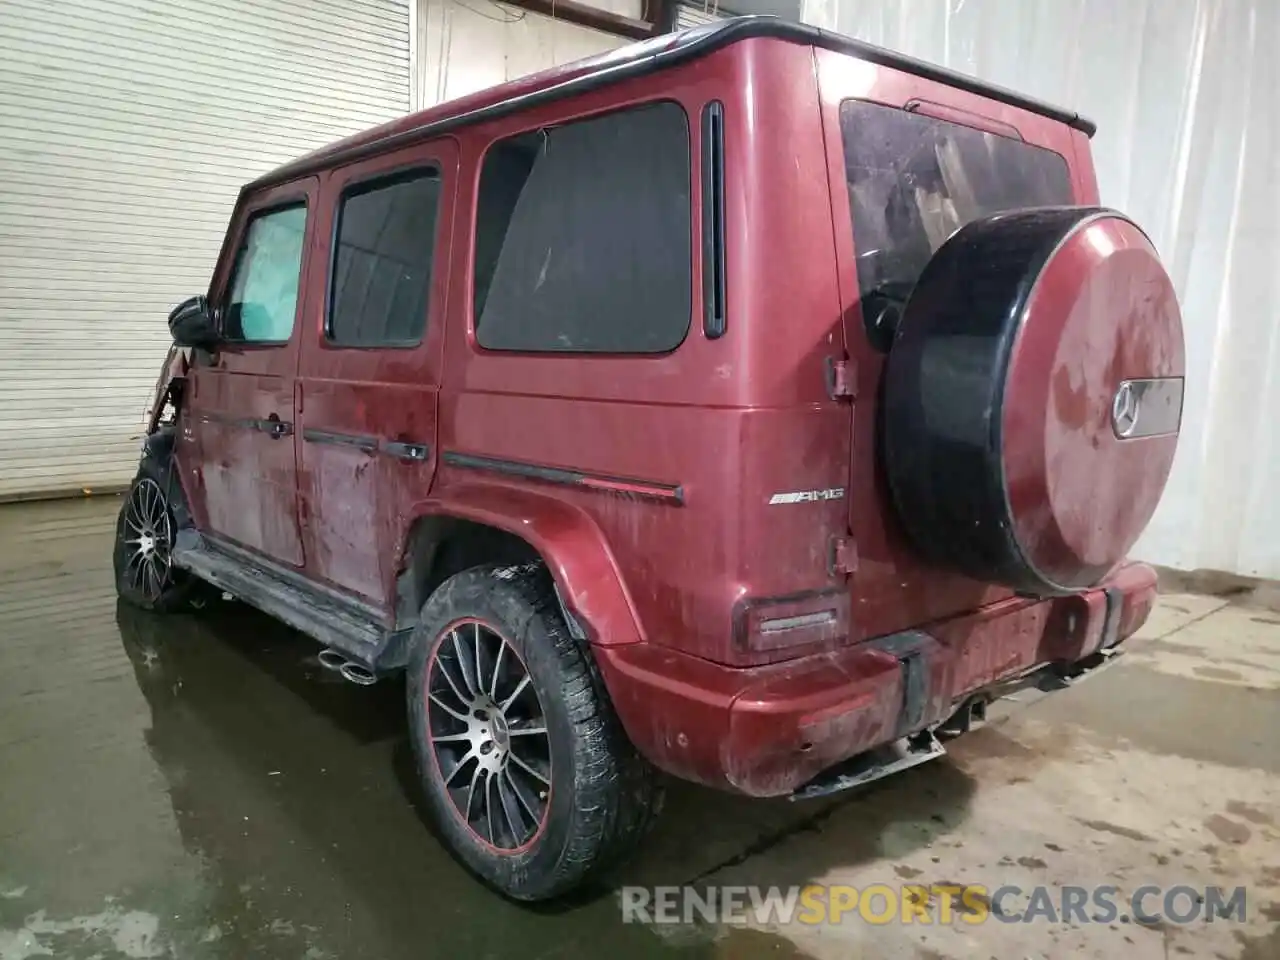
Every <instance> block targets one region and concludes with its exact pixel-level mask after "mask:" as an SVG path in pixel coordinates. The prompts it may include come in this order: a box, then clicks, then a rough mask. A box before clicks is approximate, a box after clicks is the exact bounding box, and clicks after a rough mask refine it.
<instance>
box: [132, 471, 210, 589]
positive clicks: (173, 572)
mask: <svg viewBox="0 0 1280 960" xmlns="http://www.w3.org/2000/svg"><path fill="white" fill-rule="evenodd" d="M171 487H172V477H171V474H170V473H169V471H168V470H167V469H165V468H164V467H162V466H160V465H159V464H157V463H156V462H155V460H154V459H152V458H151V457H150V456H148V457H146V458H144V459H143V461H142V465H141V466H140V467H139V469H138V475H137V476H136V477H135V478H134V481H133V484H132V485H131V486H130V487H129V493H128V495H127V496H126V497H125V501H124V505H123V506H122V507H121V508H120V516H119V518H118V519H117V520H116V543H115V551H114V555H113V560H114V566H115V575H116V593H117V594H119V596H120V598H121V599H123V600H126V601H128V602H129V603H131V604H133V605H134V606H136V607H141V608H142V609H144V610H157V611H171V610H178V609H181V608H183V607H185V606H186V605H187V603H188V601H189V600H190V599H192V592H193V590H194V589H195V587H196V585H197V584H196V581H195V580H194V579H193V578H192V577H191V576H190V575H189V574H187V573H186V572H185V571H182V570H178V569H176V568H175V567H174V566H173V543H174V538H175V537H176V535H177V521H176V519H175V516H174V507H173V503H172V500H171V496H172V494H171Z"/></svg>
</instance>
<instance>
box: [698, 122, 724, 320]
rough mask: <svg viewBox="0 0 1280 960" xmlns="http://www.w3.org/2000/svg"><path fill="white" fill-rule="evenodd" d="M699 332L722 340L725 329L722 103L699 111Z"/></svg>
mask: <svg viewBox="0 0 1280 960" xmlns="http://www.w3.org/2000/svg"><path fill="white" fill-rule="evenodd" d="M701 148H702V150H701V152H702V171H701V172H702V332H703V335H704V336H705V337H706V338H707V339H708V340H717V339H719V338H720V337H723V336H724V334H725V330H726V328H727V325H728V310H727V307H726V301H727V298H728V281H727V278H726V272H727V271H726V265H725V246H726V242H727V240H726V234H725V183H724V154H725V136H724V103H723V102H721V101H720V100H712V101H710V102H709V103H707V104H705V105H704V106H703V108H702V144H701Z"/></svg>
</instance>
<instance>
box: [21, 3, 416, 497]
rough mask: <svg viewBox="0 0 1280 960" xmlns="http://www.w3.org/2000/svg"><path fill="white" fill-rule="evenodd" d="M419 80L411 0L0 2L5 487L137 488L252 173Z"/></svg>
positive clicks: (321, 139)
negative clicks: (189, 313) (143, 455)
mask: <svg viewBox="0 0 1280 960" xmlns="http://www.w3.org/2000/svg"><path fill="white" fill-rule="evenodd" d="M409 92H410V91H409V8H408V0H313V2H307V3H302V2H298V0H62V2H59V3H52V2H47V0H0V499H2V498H6V497H11V496H17V495H24V494H40V493H47V492H54V491H62V490H69V489H79V488H84V487H90V488H93V487H99V486H104V485H105V486H112V485H116V484H121V483H124V482H127V481H128V480H129V478H130V477H131V476H132V474H133V471H134V469H135V467H136V464H137V454H138V443H137V438H138V437H139V436H140V434H141V431H142V425H143V413H144V410H145V407H146V404H147V402H148V400H149V399H150V396H149V394H150V390H151V388H152V387H153V385H154V383H155V379H156V376H157V374H158V372H159V365H160V362H161V360H162V359H163V357H164V353H165V350H166V348H167V345H168V343H169V336H168V331H167V330H166V328H165V316H166V314H167V313H168V311H169V308H170V307H171V306H173V305H174V304H175V303H177V302H178V301H179V300H181V299H182V298H183V297H186V296H188V295H190V294H192V293H198V292H201V291H203V290H204V289H206V288H207V286H208V282H209V276H210V273H211V271H212V268H213V263H214V259H215V258H216V256H217V252H218V247H219V245H220V243H221V241H222V235H223V232H224V229H225V227H226V223H227V219H228V216H229V214H230V212H231V206H232V204H233V202H234V200H235V197H236V193H237V191H238V190H239V188H240V185H241V184H242V183H244V182H245V181H247V180H251V179H253V178H254V177H256V176H258V175H259V174H262V173H264V172H266V171H267V170H269V169H271V168H272V167H274V166H276V165H278V164H280V163H282V162H284V161H286V160H290V159H293V158H294V157H297V156H299V155H301V154H303V153H306V152H308V151H310V150H312V149H314V148H316V147H318V146H322V145H323V144H325V143H328V142H329V141H331V140H335V139H337V138H339V137H343V136H346V135H348V134H350V133H353V132H355V131H357V130H360V129H363V128H365V127H368V126H371V125H373V124H376V123H381V122H383V121H385V120H388V119H390V118H392V117H394V116H397V115H399V114H402V113H404V112H405V110H406V109H407V108H408V105H409Z"/></svg>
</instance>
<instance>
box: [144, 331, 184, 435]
mask: <svg viewBox="0 0 1280 960" xmlns="http://www.w3.org/2000/svg"><path fill="white" fill-rule="evenodd" d="M188 363H189V360H188V357H187V351H186V350H185V349H184V348H182V347H179V346H178V345H177V344H170V345H169V353H168V354H167V355H166V356H165V358H164V365H163V366H162V367H161V368H160V377H159V378H158V379H157V380H156V387H155V391H154V392H153V393H152V395H151V409H150V410H149V411H148V412H147V433H148V434H152V433H155V432H156V430H157V429H158V428H159V426H160V417H161V416H162V415H163V413H164V406H165V403H167V402H168V400H169V389H170V388H171V387H172V386H173V384H174V383H175V381H182V380H185V379H186V376H187V367H188Z"/></svg>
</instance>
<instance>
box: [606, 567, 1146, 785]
mask: <svg viewBox="0 0 1280 960" xmlns="http://www.w3.org/2000/svg"><path fill="white" fill-rule="evenodd" d="M1155 596H1156V574H1155V571H1154V570H1153V569H1152V568H1151V567H1149V566H1146V565H1145V564H1137V563H1134V564H1128V565H1126V566H1124V567H1121V568H1119V569H1118V570H1117V571H1116V572H1115V573H1113V574H1112V576H1111V577H1110V578H1108V579H1107V580H1106V581H1105V582H1104V583H1103V584H1102V585H1101V586H1100V587H1098V588H1097V589H1095V590H1091V591H1088V592H1086V593H1082V594H1077V595H1073V596H1069V597H1060V598H1055V599H1052V600H1042V601H1028V600H1025V599H1021V598H1014V599H1010V600H1006V601H1002V602H1000V603H996V604H992V605H991V606H989V607H985V608H983V609H981V610H978V611H975V612H973V613H971V614H965V615H963V616H960V617H957V618H954V619H951V620H947V621H943V622H941V623H937V624H933V625H930V626H929V627H927V628H926V629H923V630H912V631H907V632H905V633H901V634H894V635H892V636H889V637H883V638H880V639H878V640H869V641H866V642H865V643H860V644H857V645H856V646H851V647H848V648H845V649H841V650H835V651H832V652H830V653H823V654H816V655H813V656H807V657H803V658H801V659H798V660H790V661H786V662H783V663H777V664H770V665H768V666H762V667H752V668H745V669H744V668H735V667H726V666H723V665H720V664H715V663H711V662H710V661H707V660H702V659H700V658H697V657H693V656H690V655H688V654H683V653H679V652H677V651H673V650H670V649H668V648H664V647H659V646H657V645H655V644H648V643H638V644H628V645H623V646H617V647H599V648H597V649H596V650H595V655H596V659H597V661H598V663H599V665H600V670H601V673H602V674H603V677H604V681H605V684H606V686H607V687H608V689H609V694H610V697H611V698H612V700H613V703H614V706H615V708H616V709H617V711H618V715H619V717H620V718H621V720H622V724H623V726H624V727H625V729H626V731H627V734H628V735H629V736H630V737H631V740H632V742H633V743H634V744H635V745H636V747H637V748H638V749H639V750H640V752H641V753H643V754H644V755H645V756H646V757H648V759H649V760H650V761H651V762H653V763H654V764H656V765H657V766H658V767H660V768H662V769H664V770H666V771H668V772H669V773H672V774H674V775H676V776H679V777H683V778H685V779H689V780H695V781H698V782H700V783H705V784H708V785H709V786H714V787H720V788H723V789H728V790H732V791H735V792H739V793H745V794H749V795H752V796H779V795H784V794H789V793H792V792H793V791H795V790H796V789H797V788H798V787H800V786H802V785H803V784H805V783H806V782H808V781H809V780H812V779H813V778H814V777H815V776H817V775H818V774H819V773H821V772H822V771H823V770H825V769H827V768H828V767H831V766H833V765H835V764H837V763H840V762H841V761H844V760H846V759H848V758H849V757H853V756H856V755H858V754H860V753H863V752H865V751H867V750H870V749H872V748H874V747H877V746H880V745H882V744H885V743H888V742H890V741H893V740H896V739H898V738H900V737H903V736H906V735H908V734H911V733H915V732H917V731H919V730H923V729H926V728H928V727H931V726H934V725H936V724H938V723H941V722H942V721H944V720H946V719H947V718H948V717H949V716H950V715H951V714H952V712H953V711H954V710H955V709H956V707H957V706H959V705H960V704H961V703H963V702H964V701H965V700H966V699H967V698H968V697H970V696H972V695H973V694H975V693H978V692H980V691H982V690H983V689H985V688H987V687H990V686H993V685H995V684H998V683H1002V682H1004V681H1007V680H1010V679H1013V678H1015V677H1018V676H1020V675H1022V674H1025V673H1028V672H1030V671H1033V670H1036V669H1039V668H1041V667H1044V666H1048V665H1054V664H1062V665H1066V664H1072V663H1075V662H1077V661H1079V660H1082V659H1084V658H1085V657H1088V656H1090V655H1091V654H1093V653H1095V652H1097V651H1098V650H1100V649H1103V648H1106V647H1110V646H1113V645H1115V644H1116V643H1119V642H1120V641H1121V640H1123V639H1125V638H1126V637H1128V636H1129V635H1131V634H1132V633H1133V632H1134V631H1136V630H1137V629H1138V628H1139V627H1141V626H1142V624H1143V623H1144V622H1145V621H1146V619H1147V616H1148V614H1149V613H1150V612H1151V608H1152V606H1153V605H1154V603H1155Z"/></svg>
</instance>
